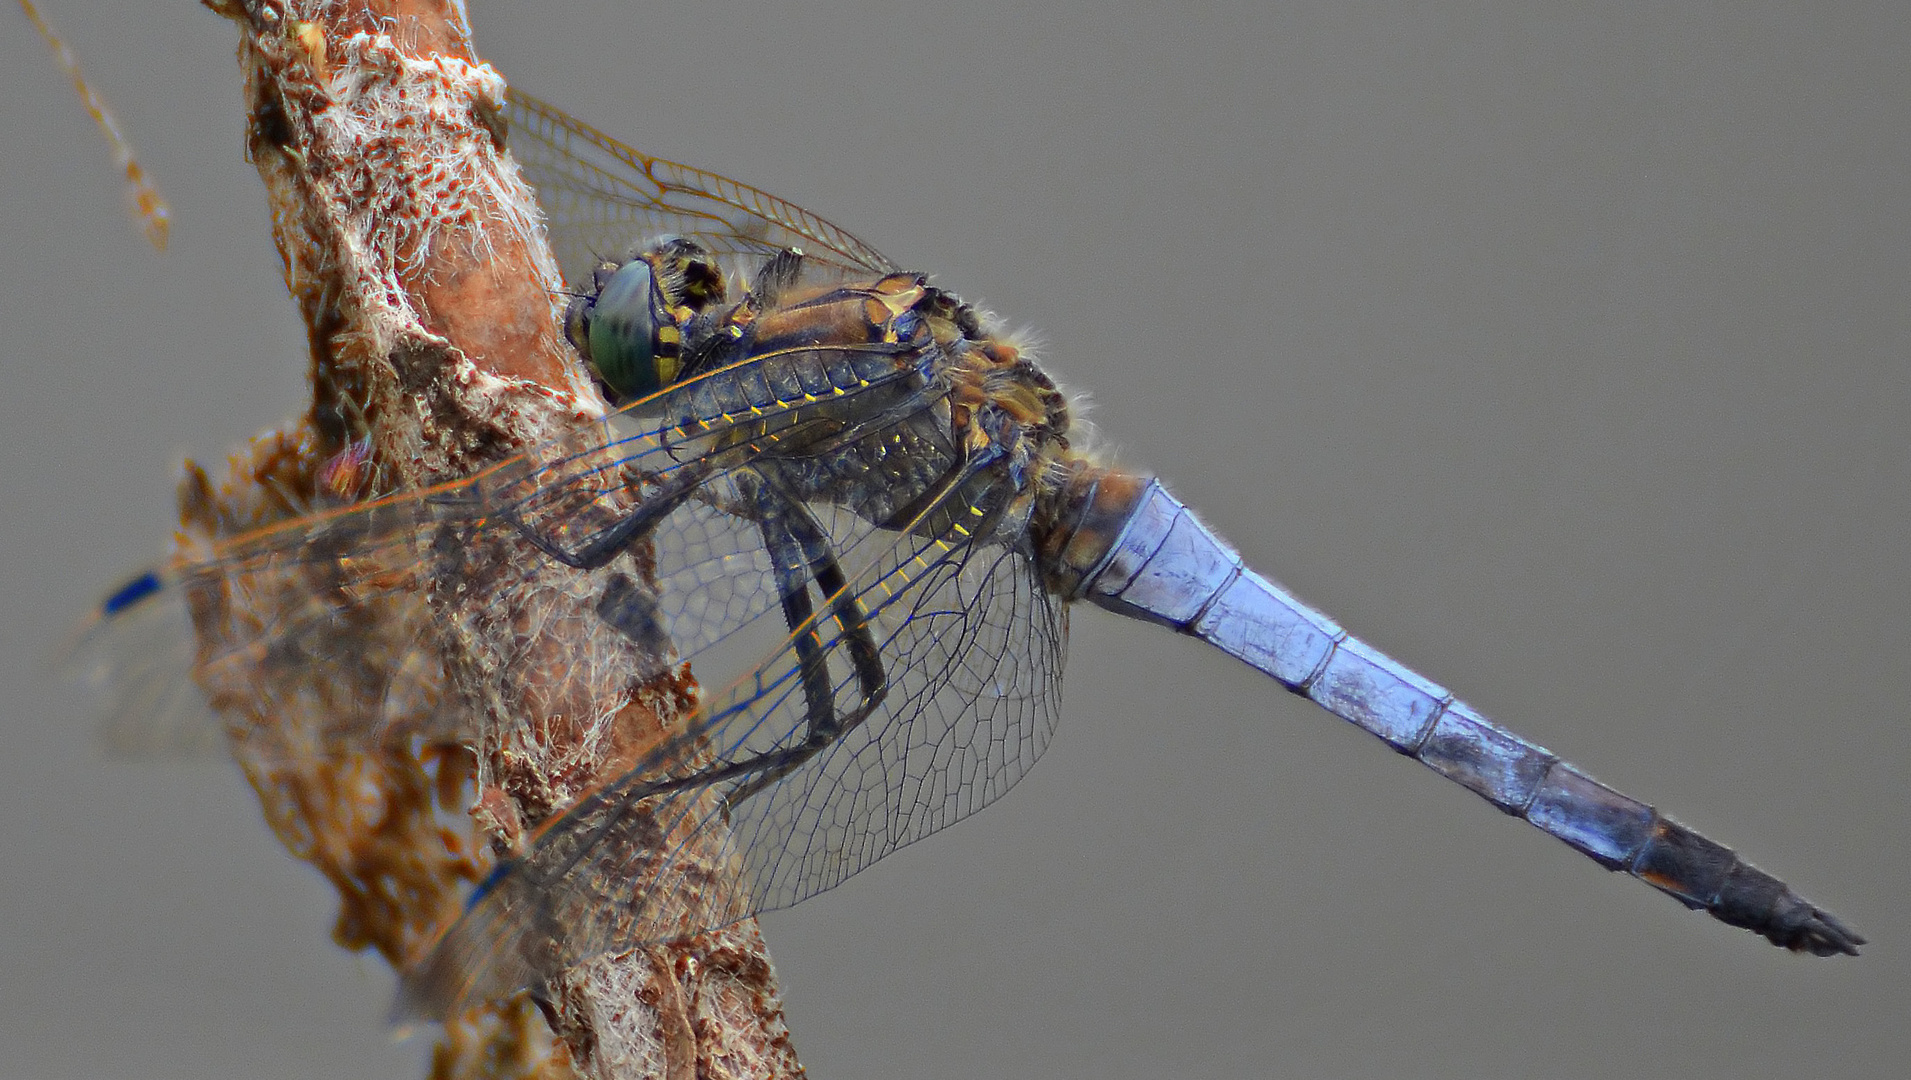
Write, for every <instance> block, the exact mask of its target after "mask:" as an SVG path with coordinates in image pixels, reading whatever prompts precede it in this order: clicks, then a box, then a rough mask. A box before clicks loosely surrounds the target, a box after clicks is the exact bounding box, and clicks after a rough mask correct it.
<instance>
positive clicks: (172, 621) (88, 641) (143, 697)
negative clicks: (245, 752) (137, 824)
mask: <svg viewBox="0 0 1911 1080" xmlns="http://www.w3.org/2000/svg"><path fill="white" fill-rule="evenodd" d="M107 600H108V602H107V603H102V604H101V611H100V613H98V614H96V615H95V616H93V617H92V618H90V619H88V620H87V623H86V625H85V626H83V627H82V628H81V629H80V631H79V632H78V633H77V634H75V635H74V637H73V640H72V641H71V642H70V643H69V644H68V645H67V646H66V647H65V648H64V649H62V650H61V654H60V656H59V657H58V658H57V660H56V664H57V668H58V670H59V673H60V674H61V676H63V677H64V678H65V679H67V681H69V682H72V683H76V684H78V685H79V686H81V687H83V688H85V689H86V690H87V691H88V692H89V693H90V694H92V695H93V696H95V697H96V698H97V699H98V700H97V705H96V709H95V711H96V712H97V713H98V715H99V718H100V739H101V742H102V743H103V744H104V745H105V748H106V750H107V752H108V753H110V754H112V755H114V756H116V757H127V758H154V757H209V756H212V755H214V754H218V753H222V752H223V751H224V750H225V740H224V737H223V733H222V731H221V729H220V724H219V721H218V718H217V717H215V716H214V715H213V713H212V710H211V709H210V708H208V707H207V705H206V699H205V695H204V694H202V693H200V692H199V689H198V687H196V686H194V685H193V682H192V665H193V660H194V653H195V647H194V645H193V638H192V625H191V624H190V623H189V622H188V621H187V618H186V611H185V607H184V605H182V604H181V603H180V602H179V593H178V590H176V589H174V590H170V591H164V590H163V580H162V577H161V573H160V571H159V570H157V569H153V570H145V571H141V572H140V573H139V574H136V575H134V576H132V577H131V578H129V579H128V580H127V582H126V584H124V585H122V586H121V587H120V588H118V589H115V590H114V591H113V593H112V595H111V596H109V597H108V598H107Z"/></svg>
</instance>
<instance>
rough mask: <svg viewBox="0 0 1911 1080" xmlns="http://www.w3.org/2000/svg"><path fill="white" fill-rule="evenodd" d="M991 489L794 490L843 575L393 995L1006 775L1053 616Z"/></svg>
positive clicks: (984, 792) (544, 963)
mask: <svg viewBox="0 0 1911 1080" xmlns="http://www.w3.org/2000/svg"><path fill="white" fill-rule="evenodd" d="M766 468H767V466H766ZM999 494H1000V493H999V492H996V493H989V492H985V493H984V494H983V495H982V496H980V497H978V498H977V499H975V500H974V501H973V502H965V503H964V504H962V505H959V506H956V507H950V506H948V505H943V506H940V507H936V508H933V509H932V510H931V511H929V512H926V513H925V516H924V517H923V518H921V519H919V520H922V521H927V520H940V521H942V522H943V524H942V525H941V526H940V527H935V528H929V529H904V530H902V531H888V530H880V529H876V528H874V527H873V526H871V525H870V524H869V522H868V521H867V520H866V519H865V518H864V517H862V516H861V515H859V514H856V513H853V512H851V511H849V510H845V509H842V508H839V507H803V508H798V509H797V510H796V511H795V512H796V513H798V514H802V515H805V516H806V518H807V520H809V521H813V522H815V523H816V525H817V526H818V535H819V536H820V538H821V543H820V544H816V545H814V546H813V547H812V550H820V551H826V552H829V553H831V557H832V558H833V560H834V562H835V564H836V565H839V566H840V567H841V569H842V571H843V581H842V584H841V585H840V587H838V588H836V589H834V590H833V591H829V592H828V593H827V595H825V590H824V589H823V588H817V589H816V590H815V591H816V593H817V596H816V600H817V603H816V605H815V609H814V610H815V612H816V614H815V615H814V616H813V618H812V619H811V620H810V621H809V622H808V623H805V624H800V625H799V627H798V629H797V630H795V631H791V632H789V633H787V634H785V635H784V636H783V640H781V641H780V642H778V643H777V644H776V645H775V646H774V647H773V648H772V650H771V652H770V653H769V655H768V657H767V658H766V659H763V660H762V661H761V662H760V663H759V664H757V666H756V667H755V668H754V669H753V670H752V671H751V672H750V673H749V674H748V675H746V676H744V677H743V678H742V679H739V680H737V681H736V682H734V683H732V684H731V685H730V687H729V689H728V690H727V691H726V692H725V693H724V694H722V695H720V696H718V697H716V698H714V699H713V700H712V701H711V702H709V704H708V705H707V707H706V711H705V712H704V713H703V714H702V715H701V717H700V722H699V724H698V726H697V728H696V730H695V731H693V732H692V733H690V734H689V735H688V736H686V738H685V739H684V740H683V741H681V742H679V743H677V744H675V745H672V746H669V747H666V748H665V749H664V750H662V751H660V752H659V753H658V754H657V755H656V756H654V757H653V758H652V759H651V760H649V761H647V762H645V763H643V764H642V765H641V766H639V767H638V768H636V769H634V770H633V771H631V772H630V773H629V774H627V775H625V776H624V777H622V778H620V779H619V780H617V781H615V782H614V783H612V784H610V785H608V786H606V787H605V788H603V789H601V790H599V791H598V792H596V793H595V794H593V795H591V796H590V797H588V798H586V799H584V800H582V801H581V802H579V803H578V804H577V805H576V806H574V807H573V808H572V809H571V810H570V811H569V812H568V813H567V814H565V815H564V816H563V817H562V818H560V819H558V820H557V821H556V822H554V823H553V824H551V825H550V826H548V827H547V828H546V830H545V831H544V832H543V833H542V834H541V835H540V836H539V837H538V838H537V840H536V841H535V843H534V844H533V845H532V846H531V847H530V848H529V850H528V851H527V852H526V853H525V854H524V855H523V856H522V857H521V858H520V859H519V860H517V861H515V862H513V863H511V864H507V865H506V866H504V867H501V868H500V869H499V871H498V872H497V873H496V874H495V875H494V876H493V878H492V879H491V880H490V881H488V882H487V883H486V884H485V885H484V886H483V887H482V888H481V889H480V891H479V893H478V895H477V896H476V897H474V899H473V902H472V905H471V907H470V908H469V909H468V910H467V911H466V913H465V915H464V916H463V918H462V919H460V921H459V922H458V923H457V924H455V925H454V926H453V927H452V928H451V929H450V930H448V931H447V932H446V933H445V935H444V936H443V937H442V938H441V939H440V941H439V943H438V945H437V946H436V948H435V949H434V951H433V953H432V954H431V955H430V956H429V957H428V958H427V959H426V960H425V961H424V962H423V963H421V964H420V965H419V966H418V967H416V968H415V969H413V970H412V971H411V972H409V973H407V975H406V980H405V985H404V989H403V991H402V999H401V1002H400V1006H399V1007H400V1011H401V1013H402V1014H403V1015H406V1016H409V1017H413V1018H443V1017H445V1016H448V1015H451V1014H453V1013H455V1012H456V1011H458V1010H459V1009H460V1008H461V1007H463V1006H464V1005H467V1004H469V1003H471V1002H473V1001H476V1000H480V999H485V998H493V997H499V996H504V995H507V994H509V993H511V992H513V991H515V990H517V989H520V988H522V987H525V986H534V985H538V984H541V983H543V982H544V981H545V980H546V979H547V978H549V977H550V976H551V975H552V974H554V973H555V972H556V971H558V970H560V969H562V968H563V967H566V966H568V965H571V964H575V963H577V962H579V961H582V960H585V959H588V958H590V957H592V956H596V955H599V954H603V953H607V952H613V951H619V950H622V949H625V948H629V947H631V946H634V945H638V944H644V943H649V942H656V941H662V940H669V939H673V938H678V937H681V936H684V935H686V934H689V933H694V932H696V931H698V930H702V929H705V928H709V927H714V926H719V925H722V924H724V923H727V922H730V921H733V920H735V919H738V918H741V917H744V916H746V915H750V914H753V913H755V912H758V911H763V910H767V909H772V908H778V907H784V906H787V905H790V904H794V903H796V902H797V901H799V900H802V899H804V898H806V897H809V896H812V895H814V894H816V893H818V892H821V891H823V890H825V889H828V888H831V887H832V886H834V885H836V884H838V883H840V882H841V881H843V880H844V879H845V878H847V877H849V876H850V875H852V874H854V873H856V872H857V871H859V870H861V869H863V868H864V867H867V866H868V865H870V864H871V863H873V862H875V861H876V860H878V859H880V858H882V857H883V856H884V855H887V854H888V853H890V852H892V851H894V850H896V849H897V848H899V847H902V846H904V845H906V844H909V843H911V842H913V841H915V840H918V839H921V838H922V837H924V836H927V835H928V834H930V833H932V832H935V831H936V830H938V829H941V828H943V827H944V826H947V825H949V824H951V823H953V822H955V821H957V820H959V819H961V818H963V817H966V816H967V815H969V814H971V813H973V812H974V811H976V810H977V809H979V808H981V807H982V806H984V805H986V804H987V803H989V802H991V801H993V800H994V799H995V798H997V797H999V796H1000V795H1001V794H1002V793H1003V792H1005V791H1007V790H1008V788H1009V787H1010V786H1012V785H1013V784H1014V783H1015V782H1016V781H1017V780H1018V779H1020V778H1021V777H1022V776H1023V775H1024V774H1025V772H1026V771H1027V769H1028V768H1029V766H1030V765H1031V764H1033V762H1034V761H1035V759H1036V758H1037V757H1038V756H1039V755H1040V754H1041V752H1042V750H1043V749H1044V748H1045V747H1046V745H1047V742H1048V739H1049V737H1050V734H1051V732H1052V730H1053V726H1054V722H1055V718H1056V715H1057V712H1058V708H1059V697H1060V692H1061V685H1060V672H1061V667H1062V661H1063V647H1064V641H1065V636H1066V625H1065V621H1064V615H1063V609H1062V608H1061V606H1060V603H1059V602H1058V601H1056V600H1055V599H1054V598H1052V597H1051V596H1049V595H1048V594H1047V593H1046V592H1045V591H1044V590H1043V588H1042V586H1041V582H1040V578H1039V575H1038V573H1037V571H1036V569H1035V564H1034V560H1033V558H1032V555H1031V552H1030V551H1029V550H1028V548H1027V545H1026V540H1025V539H1022V538H1021V536H1022V534H1015V533H1007V534H1005V533H1002V532H996V533H993V534H992V535H994V536H996V537H997V539H996V540H995V541H992V542H984V541H977V540H974V539H973V537H974V536H975V535H978V534H981V533H983V531H984V530H982V529H979V528H978V527H977V526H978V522H981V521H983V520H985V519H986V517H987V512H988V511H987V507H988V504H989V502H990V501H991V499H993V498H994V497H995V496H997V495H999ZM737 497H738V496H737V493H735V492H729V493H726V498H737ZM739 501H742V502H745V503H747V502H748V497H747V493H744V494H743V495H742V496H741V497H740V499H739ZM938 513H939V514H940V516H938ZM759 524H760V522H759ZM1005 537H1015V539H1005ZM767 547H768V546H766V548H762V549H759V550H758V553H759V555H760V556H761V557H763V558H766V559H771V560H774V559H775V558H777V557H778V556H777V555H776V554H775V553H774V552H772V551H770V550H768V549H767ZM826 561H827V560H826ZM828 576H829V575H827V574H817V575H815V576H814V577H813V578H812V584H813V585H816V584H819V583H820V582H821V581H822V579H824V578H826V577H828ZM824 613H827V614H826V615H825V614H824ZM773 621H778V622H779V623H780V620H774V617H773ZM805 628H807V629H809V630H813V631H814V632H815V637H814V639H813V644H814V646H815V648H814V650H813V651H810V652H808V653H807V655H806V650H805V649H804V647H803V642H802V639H803V638H804V636H805V634H804V630H805ZM872 652H873V655H874V658H875V661H876V662H875V665H873V666H874V667H876V668H877V669H879V670H876V671H874V672H872V671H871V667H872V665H871V664H870V662H869V660H870V654H871V653H872ZM806 670H807V671H808V672H810V673H811V677H809V678H806V675H805V672H806ZM818 673H821V677H820V678H817V677H815V676H816V675H817V674H818ZM872 681H873V682H875V683H877V684H879V692H878V693H876V694H874V695H872V694H870V692H869V691H870V688H871V684H872ZM823 683H826V684H827V688H828V690H827V693H824V694H818V693H817V692H816V691H817V689H818V687H819V685H821V684H823ZM819 713H822V715H821V716H819ZM819 720H820V721H821V722H820V723H819ZM832 726H834V727H840V729H841V730H825V731H823V732H822V735H823V737H822V738H820V739H819V737H818V729H819V727H821V728H825V729H830V728H832Z"/></svg>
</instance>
